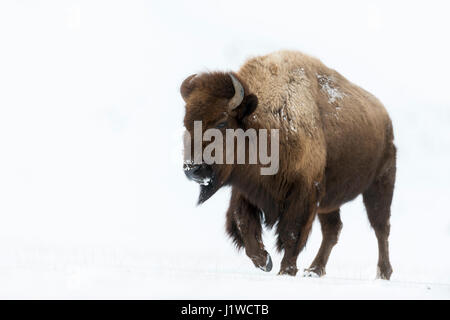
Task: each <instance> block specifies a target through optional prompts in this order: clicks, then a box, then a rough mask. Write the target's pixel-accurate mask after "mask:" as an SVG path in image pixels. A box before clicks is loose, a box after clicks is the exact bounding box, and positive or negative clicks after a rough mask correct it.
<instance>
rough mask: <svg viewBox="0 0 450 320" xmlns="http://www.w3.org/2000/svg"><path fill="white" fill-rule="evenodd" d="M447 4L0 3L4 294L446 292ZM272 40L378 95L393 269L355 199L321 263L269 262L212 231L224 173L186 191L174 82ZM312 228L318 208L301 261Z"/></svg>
mask: <svg viewBox="0 0 450 320" xmlns="http://www.w3.org/2000/svg"><path fill="white" fill-rule="evenodd" d="M448 9H449V8H448V4H446V3H445V2H442V1H441V2H437V1H436V2H434V1H428V2H426V3H425V2H420V3H415V2H413V1H405V2H400V1H396V2H395V3H392V2H390V1H385V2H383V1H381V2H380V1H376V2H375V1H373V2H372V1H367V2H366V1H364V2H363V1H339V2H336V1H329V2H324V1H314V3H312V2H310V1H308V2H300V1H293V2H292V3H289V2H285V1H277V2H276V3H275V2H267V3H266V2H265V1H257V2H255V3H250V2H241V1H231V0H227V1H217V2H213V1H203V2H198V3H197V2H195V1H188V2H185V3H181V2H179V3H174V2H170V3H169V2H165V1H154V2H152V1H150V2H148V1H133V2H130V1H126V2H125V1H123V2H112V1H76V0H73V1H42V2H39V3H37V2H34V1H21V2H6V1H4V2H1V3H0V298H196V299H197V298H233V299H238V298H248V299H252V298H268V299H281V298H293V299H316V298H324V299H328V298H342V299H348V298H357V299H366V298H381V299H403V298H406V299H433V298H439V299H449V298H450V257H449V255H450V254H449V253H450V209H449V206H448V204H447V201H449V195H450V169H449V166H448V164H449V163H450V95H449V93H448V92H449V91H448V90H449V89H448V86H449V80H448V76H449V74H450V67H449V65H450V64H449V62H448V57H449V56H450V47H449V44H448V42H447V41H445V40H444V39H446V38H447V30H449V28H450V23H449V22H448V19H447V16H446V15H447V12H448ZM282 48H290V49H298V50H302V51H305V52H307V53H310V54H313V55H315V56H317V57H319V58H321V59H322V60H323V61H324V62H325V63H326V64H327V65H329V66H331V67H333V68H335V69H337V70H338V71H340V72H341V73H342V74H344V75H345V76H346V77H348V78H349V79H350V80H351V81H353V82H355V83H358V84H360V85H361V86H363V87H364V88H366V89H367V90H369V91H371V92H373V93H374V94H375V95H377V96H378V97H379V98H380V99H381V100H382V101H383V102H384V104H385V105H386V107H387V109H388V110H389V112H390V114H391V116H392V118H393V122H394V126H395V133H396V141H397V146H398V178H397V179H398V182H397V188H396V192H395V197H394V203H393V207H392V220H391V224H392V231H391V237H390V245H391V260H392V265H393V268H394V273H393V276H392V281H390V282H386V281H381V280H374V279H375V274H376V262H377V244H376V239H375V235H374V233H373V231H372V230H371V229H370V226H369V224H368V221H367V218H366V215H365V212H364V208H363V206H362V204H361V199H360V198H358V199H356V200H355V201H354V202H352V203H350V204H348V205H346V206H344V207H343V208H342V220H343V223H344V229H343V230H342V233H341V238H340V242H339V244H338V245H337V246H336V247H335V249H334V251H333V252H332V255H331V258H330V261H329V264H328V268H327V275H326V276H325V277H324V278H321V279H311V278H302V277H301V275H300V273H299V275H298V276H297V277H295V278H291V277H286V276H282V277H280V276H277V275H276V273H277V271H278V267H279V262H280V260H281V256H280V255H279V254H277V253H276V252H275V250H274V239H273V233H272V231H270V230H267V231H266V232H265V235H264V238H265V243H266V247H267V248H268V250H269V251H270V253H271V255H272V258H273V260H274V268H273V270H272V272H271V273H263V272H262V271H260V270H258V269H256V268H254V267H253V265H252V263H251V261H250V260H249V259H248V258H247V257H246V256H245V254H244V253H243V252H239V253H238V252H236V251H235V250H234V248H233V246H232V245H231V243H230V241H229V240H228V239H227V238H226V236H225V231H224V223H225V211H226V208H227V203H228V200H229V190H221V191H220V192H219V193H218V194H216V195H215V196H214V197H213V198H212V199H210V200H209V201H208V202H207V203H206V204H204V205H203V206H201V207H196V206H195V202H196V198H197V192H198V187H197V186H196V185H194V184H193V183H190V182H189V181H187V179H185V177H184V174H183V171H182V165H181V137H182V119H183V113H184V110H183V108H184V106H183V101H182V99H181V97H180V96H179V93H178V88H179V85H180V83H181V81H182V80H183V79H184V78H185V77H186V76H188V75H189V74H191V73H194V72H198V71H204V70H214V69H222V70H229V69H232V70H236V69H237V68H238V67H239V65H240V64H241V63H242V62H243V61H244V60H245V58H247V57H249V56H252V55H257V54H263V53H267V52H270V51H273V50H278V49H282ZM320 240H321V235H320V228H319V225H318V224H317V222H316V223H315V224H314V227H313V233H312V234H311V237H310V239H309V242H308V244H307V247H306V249H305V250H304V251H303V252H302V254H301V255H300V257H299V260H298V265H299V268H305V267H308V266H309V264H310V263H311V261H312V259H313V257H314V255H315V253H316V251H317V250H318V247H319V244H320Z"/></svg>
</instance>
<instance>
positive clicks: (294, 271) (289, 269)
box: [278, 266, 298, 277]
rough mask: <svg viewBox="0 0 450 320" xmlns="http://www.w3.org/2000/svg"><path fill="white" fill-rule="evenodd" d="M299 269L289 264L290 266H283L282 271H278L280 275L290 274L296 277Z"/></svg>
mask: <svg viewBox="0 0 450 320" xmlns="http://www.w3.org/2000/svg"><path fill="white" fill-rule="evenodd" d="M297 271H298V269H297V267H296V266H289V267H285V268H281V269H280V272H278V275H280V276H282V275H288V276H293V277H295V275H296V274H297Z"/></svg>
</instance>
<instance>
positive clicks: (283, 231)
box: [277, 196, 316, 276]
mask: <svg viewBox="0 0 450 320" xmlns="http://www.w3.org/2000/svg"><path fill="white" fill-rule="evenodd" d="M299 211H303V212H302V214H299ZM315 213H316V202H315V196H314V197H313V196H311V198H310V199H307V200H306V201H304V202H301V201H300V202H297V203H295V204H294V205H292V206H290V207H289V208H288V210H287V211H286V212H285V213H284V214H283V215H282V216H281V218H280V221H279V222H278V226H277V233H278V249H279V250H284V256H283V259H282V260H281V266H280V271H279V273H278V274H280V275H283V274H287V275H291V276H295V275H296V274H297V271H298V269H297V258H298V255H299V254H300V252H301V251H302V249H303V248H304V246H305V244H306V241H307V239H308V236H309V233H310V232H311V227H312V223H313V221H314V217H315Z"/></svg>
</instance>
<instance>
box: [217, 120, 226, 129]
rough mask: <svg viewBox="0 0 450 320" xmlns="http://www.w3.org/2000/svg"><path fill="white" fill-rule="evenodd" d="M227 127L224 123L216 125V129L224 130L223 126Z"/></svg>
mask: <svg viewBox="0 0 450 320" xmlns="http://www.w3.org/2000/svg"><path fill="white" fill-rule="evenodd" d="M226 125H227V122H226V121H223V122H220V123H219V124H217V125H216V128H217V129H222V128H225V126H226Z"/></svg>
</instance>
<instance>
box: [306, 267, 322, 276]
mask: <svg viewBox="0 0 450 320" xmlns="http://www.w3.org/2000/svg"><path fill="white" fill-rule="evenodd" d="M324 275H325V269H324V268H319V267H312V268H308V269H305V270H303V277H305V278H320V277H323V276H324Z"/></svg>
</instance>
